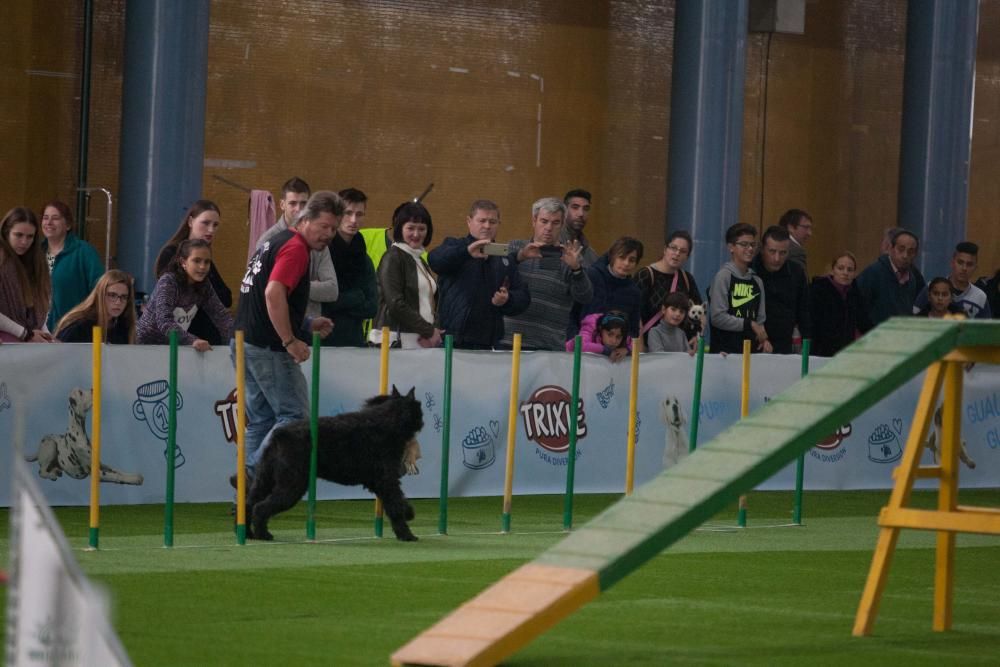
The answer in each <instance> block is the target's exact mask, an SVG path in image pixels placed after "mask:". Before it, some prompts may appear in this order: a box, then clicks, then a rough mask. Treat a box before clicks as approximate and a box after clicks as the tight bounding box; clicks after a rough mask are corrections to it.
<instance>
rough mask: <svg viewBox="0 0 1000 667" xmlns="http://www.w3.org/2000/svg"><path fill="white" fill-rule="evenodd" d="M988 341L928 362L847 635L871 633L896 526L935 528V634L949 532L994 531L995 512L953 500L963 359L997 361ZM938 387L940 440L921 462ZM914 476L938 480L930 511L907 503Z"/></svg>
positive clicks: (943, 626) (944, 604)
mask: <svg viewBox="0 0 1000 667" xmlns="http://www.w3.org/2000/svg"><path fill="white" fill-rule="evenodd" d="M992 345H993V347H991V348H986V347H969V348H964V349H959V350H956V353H955V354H950V355H947V356H946V357H945V358H944V359H943V360H942V361H940V362H939V363H936V364H934V365H933V366H932V367H931V369H930V371H929V372H928V373H927V378H926V379H925V380H924V386H923V389H922V390H921V392H920V398H919V399H918V401H917V407H916V411H915V413H914V416H913V425H912V426H911V427H910V434H909V437H908V438H907V440H906V449H905V450H904V452H903V458H902V460H901V462H900V465H899V467H898V468H896V470H894V471H893V476H894V477H895V479H896V484H895V486H894V487H893V490H892V495H891V496H890V498H889V504H888V505H887V506H886V507H884V508H882V512H881V513H880V514H879V520H878V523H879V526H880V527H881V528H880V530H879V537H878V543H877V545H876V547H875V554H874V556H873V557H872V565H871V569H870V570H869V572H868V579H867V581H866V582H865V588H864V592H863V593H862V595H861V602H860V603H859V605H858V612H857V615H856V617H855V620H854V629H853V634H854V636H856V637H861V636H867V635H870V634H871V631H872V627H873V626H874V624H875V618H876V616H877V615H878V609H879V603H880V601H881V597H882V592H883V591H884V590H885V585H886V581H887V579H888V577H889V568H890V566H891V565H892V557H893V554H894V552H895V549H896V543H897V541H898V539H899V532H900V530H901V529H903V528H912V529H917V530H934V531H937V547H936V554H935V571H934V618H933V623H932V628H933V630H934V631H935V632H944V631H946V630H950V629H951V624H952V603H953V600H954V588H955V586H954V572H955V534H956V533H982V534H987V535H1000V510H998V509H997V508H989V507H972V506H964V505H959V504H958V471H959V454H960V453H961V449H962V432H961V430H962V416H961V407H962V378H963V364H965V363H967V362H969V361H976V362H985V363H997V361H1000V359H998V358H997V352H1000V350H998V349H997V347H1000V341H996V342H994V343H992ZM942 385H943V389H944V403H943V406H942V408H941V429H940V433H941V442H939V443H937V444H938V448H939V454H940V464H939V465H936V466H921V465H920V458H921V455H922V454H923V451H924V446H925V443H926V442H927V435H928V432H929V431H930V429H931V428H933V426H932V424H931V420H932V419H933V415H934V412H935V406H937V404H938V396H939V394H940V393H941V390H942ZM918 478H933V479H937V480H938V483H939V489H938V506H937V509H936V510H921V509H911V508H909V507H908V505H909V501H910V495H911V492H912V491H913V483H914V482H915V481H916V480H917V479H918Z"/></svg>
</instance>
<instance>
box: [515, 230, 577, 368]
mask: <svg viewBox="0 0 1000 667" xmlns="http://www.w3.org/2000/svg"><path fill="white" fill-rule="evenodd" d="M528 243H530V239H523V240H518V241H511V242H510V244H509V249H510V252H512V253H517V252H520V250H521V248H523V247H524V246H526V245H527V244H528ZM517 270H518V273H519V274H520V275H521V280H522V282H524V284H526V285H527V286H528V291H529V292H530V293H531V305H530V306H528V309H527V310H526V311H524V312H523V313H521V314H520V315H518V316H516V317H505V318H504V322H503V325H504V327H503V328H504V337H503V339H502V340H501V341H500V345H501V346H507V347H509V346H511V345H512V344H513V340H514V334H515V333H519V334H521V347H522V348H524V349H526V350H562V349H564V346H565V345H566V324H567V323H568V322H569V311H570V309H571V308H572V307H573V303H574V302H578V303H588V302H589V301H590V300H591V298H592V297H593V294H594V290H593V286H592V285H591V284H590V279H589V278H588V277H587V272H586V271H583V270H582V269H581V270H579V271H575V272H574V271H570V268H569V267H568V266H566V264H565V263H563V261H562V259H560V258H559V257H539V258H533V259H526V260H524V261H523V262H520V263H519V264H518V265H517Z"/></svg>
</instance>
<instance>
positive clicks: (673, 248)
mask: <svg viewBox="0 0 1000 667" xmlns="http://www.w3.org/2000/svg"><path fill="white" fill-rule="evenodd" d="M667 250H669V251H670V252H676V253H677V254H678V255H686V254H688V249H687V248H684V247H682V246H679V245H668V246H667Z"/></svg>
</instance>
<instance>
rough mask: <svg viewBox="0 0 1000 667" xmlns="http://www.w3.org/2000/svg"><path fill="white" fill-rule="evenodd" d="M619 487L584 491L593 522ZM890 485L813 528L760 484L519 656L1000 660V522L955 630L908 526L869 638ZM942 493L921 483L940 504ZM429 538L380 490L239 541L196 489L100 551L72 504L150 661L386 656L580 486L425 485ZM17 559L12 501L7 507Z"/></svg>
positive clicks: (548, 533) (808, 499)
mask: <svg viewBox="0 0 1000 667" xmlns="http://www.w3.org/2000/svg"><path fill="white" fill-rule="evenodd" d="M616 499H617V496H607V495H603V496H579V497H577V498H576V501H575V515H574V516H575V519H576V521H575V523H576V525H582V524H583V522H585V521H586V519H587V518H589V517H591V516H594V515H595V514H596V513H597V512H599V511H600V510H601V509H603V508H604V507H606V506H607V505H608V504H610V503H611V502H614V500H616ZM887 499H888V492H814V493H807V494H806V496H805V505H804V506H805V512H804V514H805V525H804V526H801V527H780V526H781V525H782V524H785V523H787V522H788V519H789V517H790V513H791V494H789V493H754V494H752V495H751V496H750V527H749V529H747V530H738V529H735V508H731V509H730V510H727V511H726V512H724V513H722V514H720V515H719V516H718V517H716V518H715V519H714V520H713V521H711V522H709V523H708V524H706V526H704V527H703V528H702V529H700V530H698V531H696V532H694V533H692V534H691V535H689V536H688V537H687V538H685V539H684V540H682V541H681V542H679V543H678V544H676V545H675V546H674V547H672V548H670V549H669V550H667V551H666V552H664V553H663V554H660V555H659V556H658V557H656V558H654V559H653V560H652V561H650V562H649V563H648V564H646V565H645V566H644V567H642V568H641V569H639V570H638V571H636V572H635V573H633V574H632V575H631V576H629V577H627V578H625V579H624V580H622V581H621V582H620V583H619V584H618V585H617V586H615V587H614V588H612V589H611V590H610V591H608V592H606V593H605V594H603V595H602V596H600V597H599V598H598V599H597V600H595V601H594V602H592V603H590V604H589V605H587V606H585V607H584V608H582V609H581V610H580V611H579V612H577V613H575V614H573V615H572V616H570V617H569V618H568V619H566V620H565V621H564V622H562V623H561V624H559V625H557V626H556V627H555V628H554V629H553V630H551V631H550V632H548V633H546V634H544V635H542V636H541V637H540V638H539V639H538V640H536V641H535V642H533V643H532V644H530V645H529V646H527V647H526V648H525V649H523V650H522V651H520V652H519V653H517V654H515V655H514V656H513V657H512V658H511V660H510V661H509V663H507V664H510V665H522V666H528V665H531V666H536V665H566V666H569V665H625V664H628V665H662V664H665V663H668V662H673V663H688V664H709V665H715V664H725V665H728V664H753V665H774V664H779V665H780V664H786V665H793V664H796V665H798V664H831V665H832V664H837V665H842V664H851V665H852V666H853V665H886V664H899V665H923V664H926V665H931V664H933V665H941V664H948V665H952V664H996V663H997V661H998V656H1000V538H998V537H987V536H974V535H961V536H959V538H958V547H959V548H958V551H957V556H956V568H957V572H956V579H955V582H956V583H955V613H954V619H955V622H954V630H953V631H952V632H948V633H941V634H935V633H932V632H931V630H930V626H931V609H932V595H933V566H934V552H933V548H934V535H933V534H932V533H923V532H916V531H908V532H904V533H903V535H902V537H901V539H900V544H899V549H898V551H897V555H896V558H895V560H894V562H893V567H892V574H891V576H890V578H889V584H888V587H887V590H886V594H885V596H884V598H883V603H882V609H881V612H880V614H879V618H878V621H877V623H876V625H875V636H874V637H870V638H865V639H855V638H852V637H851V634H850V633H851V626H852V624H853V620H854V613H855V611H856V608H857V604H858V599H859V597H860V594H861V588H862V585H863V583H864V579H865V576H866V575H867V572H868V567H869V564H870V562H871V554H872V549H873V548H874V544H875V537H876V531H877V528H876V526H875V516H876V515H877V512H878V509H879V508H880V507H881V506H882V505H883V504H884V503H885V502H886V500H887ZM933 502H934V496H933V494H930V493H926V492H917V493H915V502H914V504H918V505H923V506H930V505H932V504H933ZM962 502H963V503H964V504H978V505H992V506H997V505H1000V492H998V491H995V490H987V491H964V492H963V493H962ZM415 506H416V511H417V519H416V520H415V521H414V522H413V524H412V526H413V529H414V532H416V533H417V535H419V536H420V538H421V540H420V541H419V542H416V543H401V542H397V541H396V540H394V539H391V531H390V530H389V528H388V526H387V527H386V535H387V538H386V539H381V540H377V539H373V538H372V537H371V534H372V519H371V510H372V503H370V502H360V501H339V502H324V503H320V504H319V511H318V530H317V538H318V542H317V543H315V544H306V543H303V539H304V535H305V504H304V503H300V504H299V505H298V506H297V507H296V508H295V509H293V510H292V511H290V512H287V513H286V514H283V515H281V516H280V517H278V518H276V519H275V520H274V521H273V522H272V532H274V533H275V535H276V536H277V537H278V539H279V540H284V542H278V543H271V544H262V543H257V542H250V543H249V544H248V545H247V546H244V547H238V546H236V545H235V540H234V537H233V534H232V531H231V519H230V517H229V516H228V506H227V505H222V504H203V505H179V506H178V507H177V511H176V526H175V547H174V548H173V549H165V548H163V547H162V543H163V537H162V530H163V512H162V507H159V506H131V507H121V506H119V507H107V508H104V509H102V521H101V549H100V550H99V551H97V552H87V551H84V550H83V547H84V546H85V545H86V539H87V512H86V509H85V508H59V509H57V510H56V515H57V516H58V517H59V520H60V521H61V522H62V524H63V526H64V529H65V530H66V533H67V535H68V537H69V538H70V542H71V543H72V544H73V546H74V548H75V549H74V554H75V556H76V557H77V559H78V560H79V562H80V564H81V565H82V567H83V569H84V570H85V571H86V572H87V573H88V574H89V575H90V576H91V577H92V579H94V580H95V581H98V582H101V583H102V584H104V585H105V586H106V587H107V588H108V589H109V590H110V592H111V594H112V597H113V600H114V610H115V615H114V622H115V627H116V628H117V630H118V632H119V635H120V637H121V639H122V642H123V644H124V645H125V648H126V650H127V651H128V652H129V655H130V656H131V658H132V660H133V661H134V662H135V664H136V665H247V664H256V665H305V664H335V665H385V664H388V659H389V655H390V654H391V653H392V652H393V651H394V650H395V649H396V648H398V647H399V646H401V645H402V644H404V643H405V642H406V641H408V640H409V639H411V638H412V637H413V636H415V635H416V634H418V633H419V632H420V631H422V630H424V629H425V628H426V627H428V626H429V625H431V624H433V623H434V622H435V621H437V620H438V619H440V618H441V617H442V616H443V615H444V614H446V613H448V612H449V611H451V610H452V609H454V608H455V607H456V606H458V605H459V604H461V603H462V602H464V601H466V600H467V599H469V598H470V597H472V596H473V595H475V594H476V593H478V592H479V591H481V590H482V589H483V588H485V587H486V586H488V585H490V584H491V583H493V582H494V581H496V580H497V579H498V578H500V577H502V576H503V575H504V574H506V573H508V572H510V571H511V570H513V569H515V568H517V567H518V566H520V565H521V564H523V563H524V562H526V561H528V560H531V559H532V558H534V557H535V556H536V555H538V554H539V553H541V552H542V551H544V550H546V549H547V548H549V547H550V546H552V545H553V544H555V543H556V542H557V541H558V540H559V539H561V537H562V536H563V532H562V529H561V528H562V498H561V497H553V496H533V497H516V498H515V499H514V506H513V521H512V529H513V532H512V534H510V535H501V534H498V531H499V527H500V509H501V502H500V499H498V498H462V499H455V500H453V501H452V503H451V505H450V507H449V535H448V536H439V535H436V532H437V502H436V501H416V502H415ZM0 522H2V523H0V549H2V552H0V562H2V563H3V564H4V565H3V567H5V566H6V562H7V539H6V538H7V512H6V510H0Z"/></svg>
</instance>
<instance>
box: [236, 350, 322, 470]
mask: <svg viewBox="0 0 1000 667" xmlns="http://www.w3.org/2000/svg"><path fill="white" fill-rule="evenodd" d="M229 350H230V356H231V358H232V360H233V365H234V366H235V364H236V341H230V342H229ZM243 357H244V360H245V362H246V389H245V391H246V397H245V400H246V411H247V431H246V468H247V474H248V475H249V476H251V477H252V476H253V473H254V469H255V468H256V466H257V462H258V461H259V460H260V456H261V454H263V453H264V448H265V447H266V446H267V442H269V437H268V436H270V434H271V431H273V430H274V429H275V428H276V427H278V426H281V425H283V424H287V423H288V422H293V421H297V420H299V419H306V418H308V417H309V393H308V391H307V390H306V376H305V375H303V374H302V369H301V368H299V364H298V363H297V362H296V361H295V359H293V358H292V355H290V354H288V353H287V352H285V351H284V350H282V351H281V352H278V351H276V350H269V349H268V348H266V347H257V346H256V345H250V344H249V343H244V345H243Z"/></svg>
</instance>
